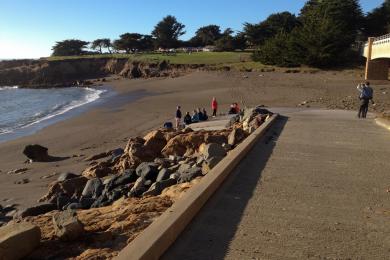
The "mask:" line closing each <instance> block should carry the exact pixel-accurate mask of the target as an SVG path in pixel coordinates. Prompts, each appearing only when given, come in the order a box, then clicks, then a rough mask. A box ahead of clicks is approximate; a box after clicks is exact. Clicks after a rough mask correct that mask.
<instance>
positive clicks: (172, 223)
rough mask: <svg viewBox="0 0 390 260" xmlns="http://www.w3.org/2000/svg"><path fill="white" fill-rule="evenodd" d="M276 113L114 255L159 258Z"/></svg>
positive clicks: (275, 116)
mask: <svg viewBox="0 0 390 260" xmlns="http://www.w3.org/2000/svg"><path fill="white" fill-rule="evenodd" d="M277 117H278V115H277V114H275V115H273V116H272V117H271V118H270V119H269V120H268V121H267V122H265V123H264V124H263V125H261V126H260V127H259V128H258V129H256V131H255V132H253V133H252V134H251V135H250V136H248V137H247V138H246V139H245V140H244V141H243V142H242V143H241V144H240V145H238V146H237V147H236V148H235V149H234V150H232V151H231V152H230V153H229V154H228V155H227V156H226V157H225V158H224V159H223V160H222V161H221V162H220V163H219V164H218V165H217V166H216V167H215V168H214V169H212V170H211V171H210V172H209V173H208V174H207V175H206V176H204V177H203V178H202V180H201V182H200V183H198V184H197V185H195V186H194V187H192V188H191V189H190V190H188V191H187V192H186V193H185V194H184V195H183V197H182V198H181V199H180V200H178V201H176V202H175V203H174V204H173V206H172V207H171V208H169V209H168V210H167V211H166V212H164V213H163V214H162V215H161V216H160V217H159V218H158V219H157V220H156V221H154V222H153V223H152V224H151V225H150V226H149V227H148V228H146V229H145V230H144V231H143V232H142V233H141V234H140V235H139V236H138V237H137V238H136V239H134V240H133V241H132V242H131V243H130V244H129V245H128V246H127V247H125V248H124V249H123V250H122V251H121V252H120V253H119V255H118V257H117V258H116V259H123V260H127V259H139V260H152V259H159V257H160V256H161V255H162V254H163V253H164V252H165V251H166V250H167V249H168V248H169V247H170V246H171V244H172V243H173V242H174V241H175V240H176V238H177V237H178V236H179V235H180V233H181V232H182V231H183V230H184V228H185V227H186V226H187V225H188V224H189V223H190V222H191V220H192V218H193V217H194V216H195V215H196V214H197V213H198V212H199V210H200V209H201V208H202V207H203V205H204V204H205V203H206V202H207V200H208V199H209V198H210V197H211V196H212V195H213V194H214V192H215V191H216V190H217V189H218V188H219V187H220V186H221V184H222V182H223V181H224V180H225V179H226V177H227V176H228V175H229V174H230V173H231V172H232V171H233V169H234V168H235V167H236V166H237V165H238V164H239V163H240V161H241V159H242V158H243V157H244V156H246V154H247V153H248V152H249V151H250V150H251V149H252V147H253V146H254V145H255V143H256V142H257V141H258V140H259V139H260V138H261V137H262V136H263V135H264V133H265V132H266V131H267V129H268V128H269V127H270V126H271V125H272V123H273V122H274V121H275V119H276V118H277Z"/></svg>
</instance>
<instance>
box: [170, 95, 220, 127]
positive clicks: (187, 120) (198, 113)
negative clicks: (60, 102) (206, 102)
mask: <svg viewBox="0 0 390 260" xmlns="http://www.w3.org/2000/svg"><path fill="white" fill-rule="evenodd" d="M211 110H212V111H213V114H212V116H213V117H216V116H217V110H218V102H217V99H216V98H215V97H214V98H213V99H212V101H211ZM181 119H182V113H181V107H180V106H177V108H176V115H175V121H176V129H179V128H180V124H181ZM208 119H209V116H208V115H207V111H206V109H205V108H203V109H201V108H198V109H195V110H194V111H193V113H192V115H190V112H187V113H186V114H185V116H184V118H183V122H184V124H185V125H190V124H192V123H198V122H201V121H207V120H208Z"/></svg>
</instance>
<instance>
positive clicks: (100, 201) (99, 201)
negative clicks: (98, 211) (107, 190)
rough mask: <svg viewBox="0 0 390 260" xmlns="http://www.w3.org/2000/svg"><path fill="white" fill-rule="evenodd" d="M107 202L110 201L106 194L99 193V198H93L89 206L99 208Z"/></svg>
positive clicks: (107, 203)
mask: <svg viewBox="0 0 390 260" xmlns="http://www.w3.org/2000/svg"><path fill="white" fill-rule="evenodd" d="M109 204H110V202H109V201H108V197H107V194H102V195H100V197H99V198H97V200H95V201H94V202H93V203H92V205H91V208H100V207H104V206H107V205H109Z"/></svg>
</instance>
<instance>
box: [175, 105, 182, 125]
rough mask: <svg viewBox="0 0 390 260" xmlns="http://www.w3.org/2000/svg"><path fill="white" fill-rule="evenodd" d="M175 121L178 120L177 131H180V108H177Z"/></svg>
mask: <svg viewBox="0 0 390 260" xmlns="http://www.w3.org/2000/svg"><path fill="white" fill-rule="evenodd" d="M175 120H176V129H179V127H180V121H181V110H180V106H177V109H176V117H175Z"/></svg>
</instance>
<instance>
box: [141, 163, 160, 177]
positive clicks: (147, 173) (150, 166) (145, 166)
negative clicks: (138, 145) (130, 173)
mask: <svg viewBox="0 0 390 260" xmlns="http://www.w3.org/2000/svg"><path fill="white" fill-rule="evenodd" d="M136 173H137V175H138V176H139V177H142V178H144V179H145V180H152V181H153V182H154V181H156V178H157V175H158V165H157V164H155V163H147V162H143V163H141V164H140V165H138V167H137V169H136Z"/></svg>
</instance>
